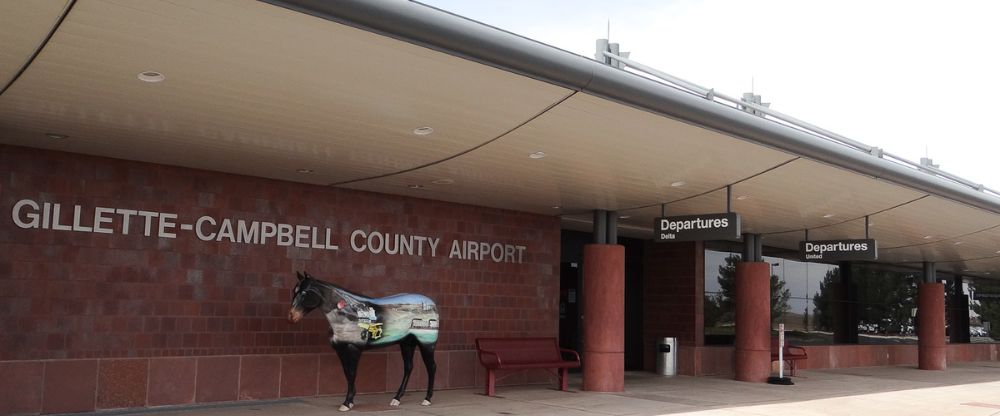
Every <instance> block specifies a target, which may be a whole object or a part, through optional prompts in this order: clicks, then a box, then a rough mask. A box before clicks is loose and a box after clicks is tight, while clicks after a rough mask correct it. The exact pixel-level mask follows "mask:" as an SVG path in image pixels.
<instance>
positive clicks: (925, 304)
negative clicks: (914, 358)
mask: <svg viewBox="0 0 1000 416" xmlns="http://www.w3.org/2000/svg"><path fill="white" fill-rule="evenodd" d="M944 337H945V336H944V284H942V283H921V284H920V285H919V286H917V354H918V362H919V367H920V369H921V370H944V369H946V368H948V346H947V345H945V341H944Z"/></svg>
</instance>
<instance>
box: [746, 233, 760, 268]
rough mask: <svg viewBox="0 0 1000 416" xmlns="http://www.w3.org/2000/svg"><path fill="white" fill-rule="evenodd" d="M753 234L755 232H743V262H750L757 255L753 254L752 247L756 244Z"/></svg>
mask: <svg viewBox="0 0 1000 416" xmlns="http://www.w3.org/2000/svg"><path fill="white" fill-rule="evenodd" d="M755 236H756V235H755V234H743V261H744V262H752V261H754V259H755V258H756V257H757V255H756V254H754V249H755V248H756V247H757V244H756V243H755V241H754V240H756V238H754V237H755Z"/></svg>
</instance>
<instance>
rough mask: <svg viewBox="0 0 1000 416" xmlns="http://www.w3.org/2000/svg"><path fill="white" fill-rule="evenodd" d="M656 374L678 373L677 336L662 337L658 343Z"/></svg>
mask: <svg viewBox="0 0 1000 416" xmlns="http://www.w3.org/2000/svg"><path fill="white" fill-rule="evenodd" d="M656 374H659V375H661V376H676V375H677V338H675V337H666V338H660V341H659V342H657V343H656Z"/></svg>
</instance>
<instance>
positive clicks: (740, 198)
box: [736, 195, 750, 201]
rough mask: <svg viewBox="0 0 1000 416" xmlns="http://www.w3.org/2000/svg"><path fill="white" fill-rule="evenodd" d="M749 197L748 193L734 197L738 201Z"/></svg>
mask: <svg viewBox="0 0 1000 416" xmlns="http://www.w3.org/2000/svg"><path fill="white" fill-rule="evenodd" d="M749 198H750V195H740V196H738V197H736V199H737V200H740V201H742V200H744V199H749Z"/></svg>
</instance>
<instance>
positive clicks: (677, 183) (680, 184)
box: [670, 181, 687, 188]
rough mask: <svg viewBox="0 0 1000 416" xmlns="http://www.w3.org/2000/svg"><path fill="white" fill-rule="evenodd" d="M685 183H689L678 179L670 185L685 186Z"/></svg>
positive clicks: (675, 186)
mask: <svg viewBox="0 0 1000 416" xmlns="http://www.w3.org/2000/svg"><path fill="white" fill-rule="evenodd" d="M684 185H687V182H684V181H677V182H674V183H671V184H670V186H672V187H674V188H677V187H681V186H684Z"/></svg>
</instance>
